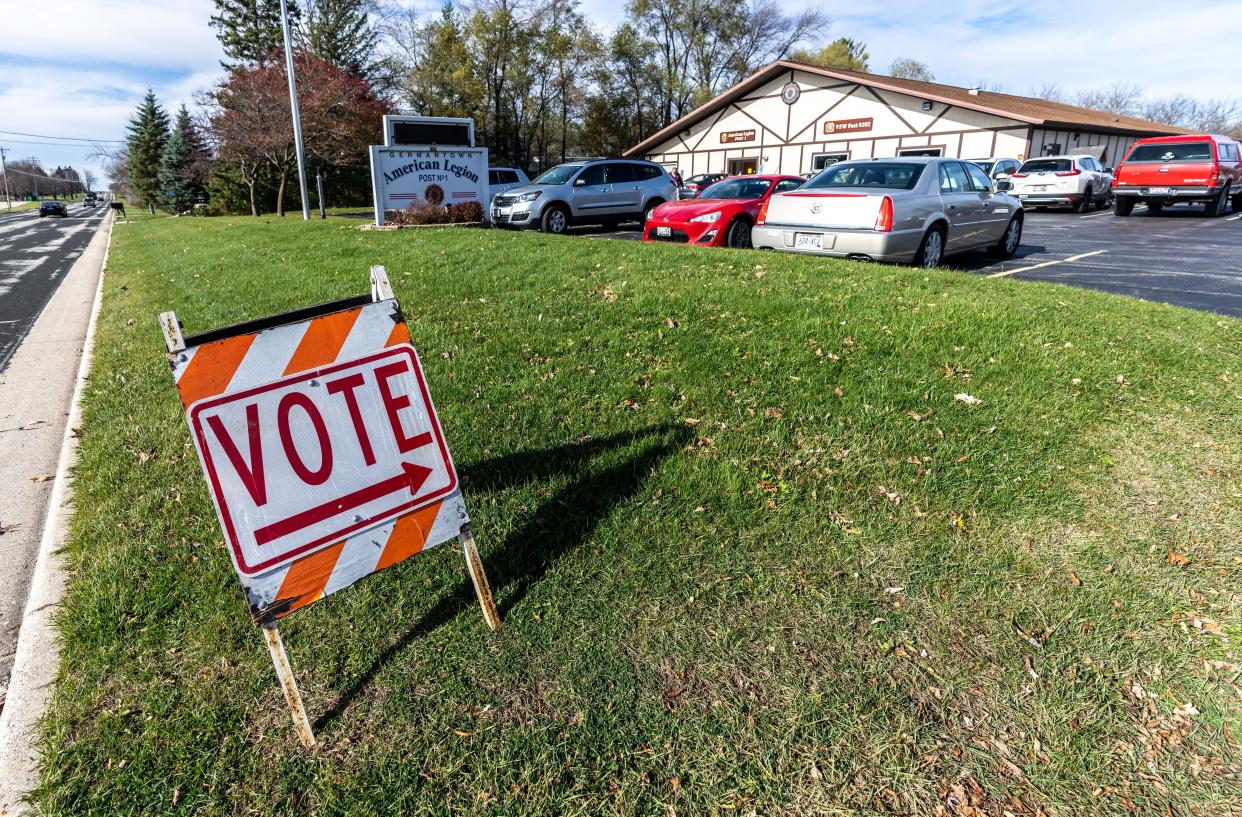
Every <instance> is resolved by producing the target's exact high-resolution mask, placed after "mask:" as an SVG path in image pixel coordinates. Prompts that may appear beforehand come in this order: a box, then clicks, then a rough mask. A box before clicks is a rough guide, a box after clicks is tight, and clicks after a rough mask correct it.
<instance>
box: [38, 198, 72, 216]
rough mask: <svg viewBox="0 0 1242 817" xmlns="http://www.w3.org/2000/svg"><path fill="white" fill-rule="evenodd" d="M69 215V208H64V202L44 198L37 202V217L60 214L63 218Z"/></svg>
mask: <svg viewBox="0 0 1242 817" xmlns="http://www.w3.org/2000/svg"><path fill="white" fill-rule="evenodd" d="M68 215H69V210H68V209H66V208H65V205H64V202H59V201H56V200H55V199H44V200H43V201H41V202H39V218H43V217H44V216H60V217H61V218H65V217H66V216H68Z"/></svg>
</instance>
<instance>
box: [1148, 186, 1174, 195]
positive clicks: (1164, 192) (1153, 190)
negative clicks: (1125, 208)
mask: <svg viewBox="0 0 1242 817" xmlns="http://www.w3.org/2000/svg"><path fill="white" fill-rule="evenodd" d="M1147 192H1148V193H1154V194H1156V195H1160V196H1165V195H1168V194H1169V193H1172V192H1173V188H1171V187H1149V188H1147Z"/></svg>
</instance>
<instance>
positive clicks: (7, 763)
mask: <svg viewBox="0 0 1242 817" xmlns="http://www.w3.org/2000/svg"><path fill="white" fill-rule="evenodd" d="M111 248H112V221H111V220H110V221H109V222H108V239H107V243H106V244H105V246H104V254H103V261H102V264H101V266H100V271H99V283H98V284H97V286H96V288H95V300H94V302H93V303H92V304H91V316H90V321H89V322H88V323H87V327H86V339H85V341H84V342H83V344H82V359H81V360H80V361H79V362H78V373H77V379H76V381H75V382H74V386H73V399H72V401H71V402H70V407H69V418H68V421H67V422H66V423H65V433H64V437H63V440H62V443H61V450H60V460H59V462H58V463H57V466H56V479H55V481H54V482H53V483H52V495H51V499H50V500H49V502H48V511H47V522H46V523H45V524H44V527H43V538H42V539H41V540H40V542H39V557H38V562H37V563H36V564H35V569H34V575H33V576H32V578H31V582H30V595H29V596H28V597H27V599H26V609H25V611H24V612H23V615H22V628H21V633H20V635H19V636H18V639H17V654H16V656H15V658H14V662H13V673H12V675H11V677H10V681H9V690H8V697H7V699H6V700H5V705H4V710H3V712H0V817H16V815H19V814H24V813H26V803H25V797H26V795H27V794H28V793H29V792H30V791H31V789H33V787H34V786H35V784H36V783H37V780H38V764H39V750H38V746H37V740H36V738H37V727H38V723H39V719H40V718H42V717H43V713H44V710H45V709H46V706H47V700H48V697H49V696H50V694H51V685H52V683H53V682H54V681H55V680H56V673H57V671H58V670H59V668H60V636H59V634H58V633H57V632H56V626H55V624H54V622H53V620H52V617H53V614H54V613H55V610H56V608H57V606H59V604H60V600H61V598H62V596H63V595H64V592H65V584H66V581H67V577H66V575H65V571H64V566H63V564H62V561H61V557H60V550H61V549H62V548H63V547H64V544H65V538H66V535H67V533H68V529H69V521H70V519H71V517H72V515H73V507H72V504H71V503H72V500H73V489H72V488H71V487H70V485H69V470H70V469H71V468H72V467H73V466H74V464H75V463H76V462H77V458H78V439H77V436H76V435H75V430H76V429H77V428H78V427H79V426H81V424H82V388H83V386H84V385H85V383H86V376H87V374H88V373H89V372H90V368H91V360H92V358H93V356H94V349H95V324H96V322H97V320H98V318H99V308H100V303H101V301H102V300H103V285H104V275H105V274H106V271H107V268H108V253H109V251H110V250H111ZM82 258H83V259H85V258H86V253H85V252H84V253H83V255H82Z"/></svg>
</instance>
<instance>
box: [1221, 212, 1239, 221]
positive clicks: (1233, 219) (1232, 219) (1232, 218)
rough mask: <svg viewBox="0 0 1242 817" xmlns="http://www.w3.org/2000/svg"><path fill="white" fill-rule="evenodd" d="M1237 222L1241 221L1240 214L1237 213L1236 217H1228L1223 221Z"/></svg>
mask: <svg viewBox="0 0 1242 817" xmlns="http://www.w3.org/2000/svg"><path fill="white" fill-rule="evenodd" d="M1238 220H1242V213H1238V214H1237V215H1236V216H1230V217H1229V218H1227V219H1225V221H1238Z"/></svg>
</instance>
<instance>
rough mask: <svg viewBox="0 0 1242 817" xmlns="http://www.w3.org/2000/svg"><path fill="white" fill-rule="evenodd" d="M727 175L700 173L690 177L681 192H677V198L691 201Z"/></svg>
mask: <svg viewBox="0 0 1242 817" xmlns="http://www.w3.org/2000/svg"><path fill="white" fill-rule="evenodd" d="M728 175H729V174H728V173H700V174H699V175H697V176H691V177H690V178H688V179H686V183H685V184H683V185H682V186H681V190H678V191H677V198H679V199H692V198H694V197H695V196H697V195H698V194H700V193H702V192H703V191H704V190H706V189H707V188H709V187H711V186H712V185H713V184H715V183H716V182H718V181H720V180H721V179H723V178H725V177H726V176H728Z"/></svg>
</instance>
